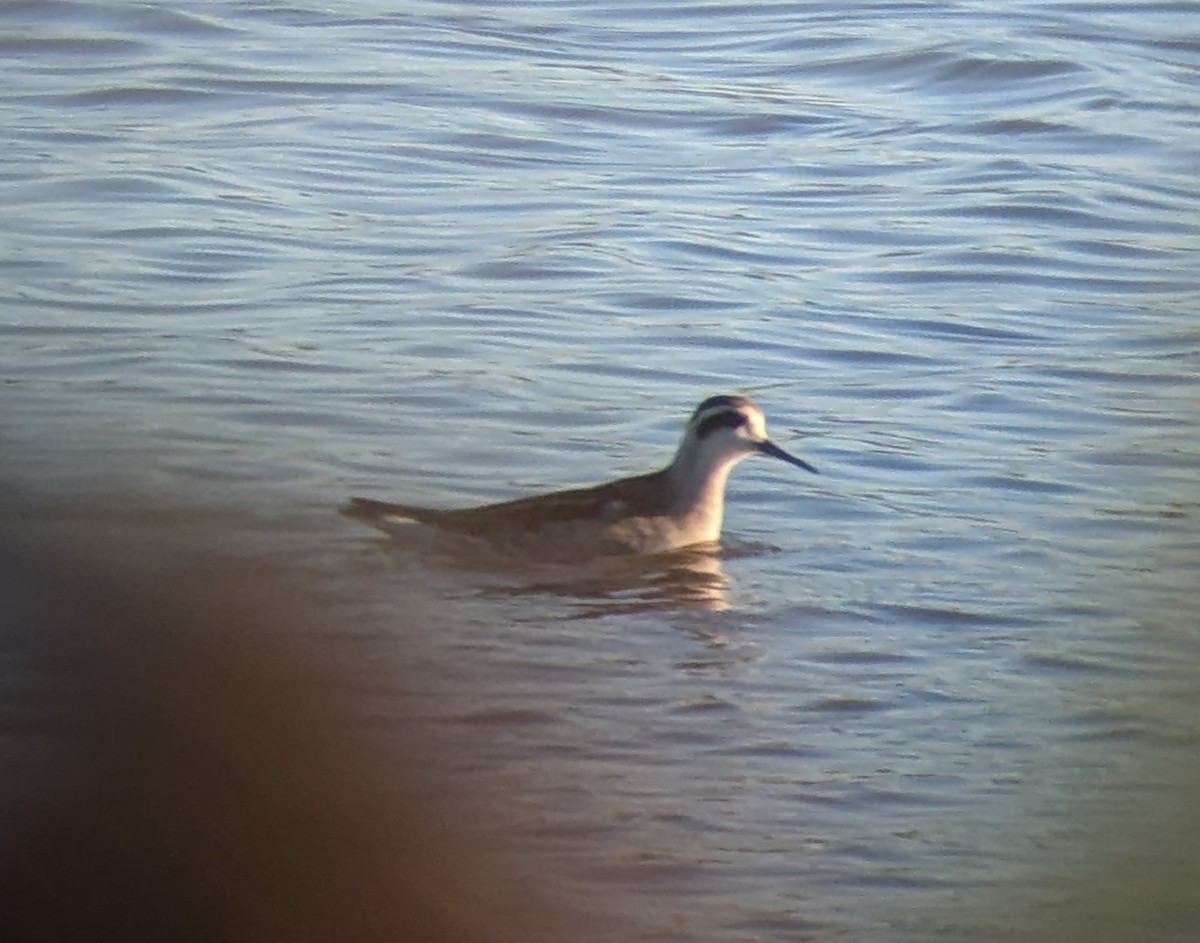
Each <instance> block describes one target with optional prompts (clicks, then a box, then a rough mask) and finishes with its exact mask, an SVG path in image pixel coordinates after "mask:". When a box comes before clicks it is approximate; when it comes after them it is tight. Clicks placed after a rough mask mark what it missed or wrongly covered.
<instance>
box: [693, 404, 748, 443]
mask: <svg viewBox="0 0 1200 943" xmlns="http://www.w3.org/2000/svg"><path fill="white" fill-rule="evenodd" d="M745 424H746V417H745V416H743V415H742V414H741V413H739V412H736V411H735V410H732V409H729V410H725V411H724V412H720V413H714V414H713V415H711V416H709V417H707V418H705V419H702V420H700V425H698V426H696V438H697V439H703V438H705V437H706V436H709V435H711V434H712V433H713V432H715V431H716V430H717V429H736V428H737V427H738V426H744V425H745Z"/></svg>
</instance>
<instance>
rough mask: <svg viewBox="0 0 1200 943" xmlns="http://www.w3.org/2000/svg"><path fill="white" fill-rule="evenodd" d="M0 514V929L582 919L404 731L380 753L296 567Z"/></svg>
mask: <svg viewBox="0 0 1200 943" xmlns="http://www.w3.org/2000/svg"><path fill="white" fill-rule="evenodd" d="M0 523H3V524H4V525H5V526H4V528H3V531H2V533H3V538H2V539H0V731H2V734H0V769H2V770H3V771H4V772H3V775H2V776H0V789H2V790H3V791H2V793H0V856H2V862H0V869H2V871H3V873H2V875H0V894H2V895H3V899H2V902H0V906H2V910H0V925H2V926H3V927H4V937H5V938H6V939H9V940H21V941H29V940H171V941H187V940H197V941H199V940H204V941H221V940H229V941H267V940H270V941H283V940H314V941H316V940H339V941H376V940H378V941H384V940H386V941H390V943H395V941H404V940H419V941H427V943H437V941H443V940H445V941H450V940H454V941H508V940H521V941H528V940H539V939H547V940H549V939H580V938H586V937H587V936H588V933H586V932H583V930H584V927H583V926H582V924H581V923H580V922H579V921H568V920H565V919H562V918H561V917H559V916H557V915H553V914H552V913H551V912H550V908H548V907H547V905H546V903H545V902H544V901H542V900H536V899H535V896H536V895H534V894H533V892H532V891H531V889H530V888H531V886H532V883H533V882H531V881H524V882H523V881H522V880H521V879H519V878H516V879H514V878H513V877H512V876H511V875H510V874H509V872H510V871H511V868H509V867H507V866H506V865H498V864H497V861H498V860H501V858H500V857H498V856H497V855H496V854H494V853H495V852H497V851H498V850H497V849H489V848H481V847H479V845H478V843H477V842H475V841H473V840H472V839H471V836H470V835H469V834H465V833H464V830H462V829H459V830H458V831H456V830H455V828H454V827H453V826H452V825H451V824H450V823H454V822H456V821H457V820H458V816H457V814H456V813H457V809H456V806H455V804H454V801H453V800H452V799H448V798H445V797H444V796H441V795H440V794H439V786H438V784H436V783H433V782H425V781H423V774H422V769H423V767H424V762H423V756H425V757H428V756H429V753H428V748H425V747H421V748H418V746H417V743H416V741H417V737H416V736H415V735H413V736H412V737H411V738H410V739H409V740H407V741H406V740H405V739H404V737H405V733H404V732H403V731H401V732H400V733H398V734H396V737H395V739H394V740H393V741H392V742H391V743H390V749H391V756H390V757H389V764H388V765H389V769H388V772H387V774H386V775H382V774H381V764H380V763H379V762H377V761H376V758H375V757H374V756H373V755H372V750H371V749H369V748H368V744H367V742H366V740H365V738H364V736H363V729H362V724H361V723H357V722H356V720H355V716H354V715H355V702H354V700H355V699H354V697H353V696H352V695H351V694H350V693H349V692H350V691H351V690H352V682H350V681H349V680H348V679H350V678H351V676H352V675H353V669H352V668H351V666H348V665H346V664H345V663H344V661H342V660H341V657H342V656H339V655H335V654H333V653H332V652H331V650H330V647H329V646H326V645H322V644H320V643H319V642H318V641H316V640H317V639H319V638H320V637H321V636H320V632H318V631H308V629H310V628H311V627H308V626H305V622H306V619H305V616H304V615H303V613H304V612H306V611H307V610H306V607H305V592H304V590H303V589H301V588H300V587H297V586H296V585H294V583H291V582H289V581H288V580H286V579H283V578H279V577H272V576H264V575H263V574H262V573H255V574H253V575H248V576H246V575H243V576H239V575H238V574H236V573H235V572H229V569H231V568H229V569H227V570H226V571H224V572H222V571H220V569H219V568H214V567H212V566H203V565H195V566H193V565H191V563H194V562H195V561H190V562H189V561H188V560H187V559H184V558H181V559H178V560H170V561H167V562H164V561H163V560H162V559H154V562H153V564H152V565H147V561H148V560H150V559H152V558H154V554H153V553H151V554H149V555H146V554H144V553H143V554H142V556H141V557H139V558H138V559H136V560H133V559H132V555H129V558H128V559H113V558H112V557H113V552H114V551H113V547H112V546H111V545H110V546H107V547H104V548H103V550H101V549H100V548H99V547H93V548H92V549H91V551H80V550H78V549H77V548H74V549H72V550H71V551H70V552H64V551H63V550H62V549H61V548H60V547H53V546H47V545H45V544H44V543H39V542H38V541H35V540H32V539H30V538H29V536H28V534H25V533H22V528H21V526H20V525H19V523H18V522H12V521H10V520H9V519H8V516H7V515H4V516H0ZM339 661H341V663H339ZM397 757H400V762H399V763H397ZM398 767H399V768H401V769H402V770H404V772H403V773H402V774H400V775H399V777H398V775H397V772H396V770H397V768H398ZM397 778H400V779H403V780H405V781H404V782H402V783H398V782H396V779H397ZM414 796H415V797H418V798H417V799H416V800H414V799H413V797H414ZM502 873H503V874H504V878H503V879H501V878H500V876H499V875H500V874H502ZM587 922H588V924H589V926H590V927H591V928H592V929H597V927H596V924H595V923H594V921H593V920H591V919H589V921H587Z"/></svg>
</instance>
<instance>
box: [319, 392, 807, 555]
mask: <svg viewBox="0 0 1200 943" xmlns="http://www.w3.org/2000/svg"><path fill="white" fill-rule="evenodd" d="M751 455H769V456H771V457H772V458H778V459H782V460H783V461H785V462H790V463H791V464H793V465H797V466H799V467H800V468H803V469H805V470H807V471H810V472H816V469H815V468H813V466H812V465H810V464H809V463H808V462H806V461H804V459H801V458H797V457H796V456H794V455H791V454H789V453H788V452H785V451H784V450H783V449H781V448H780V447H779V446H778V445H776V444H775V443H774V442H772V441H771V440H770V439H769V438H767V429H766V420H765V419H764V417H763V413H762V410H760V409H759V408H758V407H757V406H756V405H754V403H752V402H751V401H750V400H748V399H746V398H745V397H744V396H712V397H709V398H708V399H706V400H705V401H704V402H702V403H701V404H700V405H699V406H697V407H696V409H695V411H694V412H693V413H692V415H691V418H690V419H689V420H688V423H687V428H686V429H685V431H684V434H683V441H682V442H681V443H680V445H679V451H677V452H676V453H675V458H674V459H673V460H672V461H671V464H670V465H668V466H667V467H666V468H663V469H661V470H659V471H656V472H651V473H650V474H647V475H638V476H636V477H633V478H622V479H619V480H617V481H612V482H609V483H608V484H604V485H597V486H595V487H593V488H578V489H573V490H571V491H558V492H555V493H553V494H545V495H537V496H535V497H530V498H519V499H517V500H516V501H505V502H502V503H500V504H487V505H484V506H482V507H475V508H463V509H459V510H435V509H432V508H422V507H413V506H412V505H408V504H392V503H389V502H386V501H374V500H371V499H369V498H351V499H350V501H349V503H347V504H346V505H344V506H343V507H342V512H343V513H344V514H347V515H348V516H350V517H354V518H358V519H359V520H363V521H365V522H367V523H368V524H371V525H373V526H375V527H378V528H380V529H381V530H384V531H390V532H395V531H397V530H399V529H400V528H401V527H405V526H410V525H411V524H412V523H414V522H415V523H419V524H426V525H430V526H432V527H436V528H440V529H442V530H445V531H451V532H454V533H459V534H466V535H470V536H473V537H482V538H485V539H487V540H490V541H494V542H496V543H498V544H500V545H502V546H505V547H514V548H516V549H518V550H520V551H531V550H532V551H535V552H536V551H540V552H541V553H540V554H539V555H549V556H557V555H558V554H559V553H560V552H562V548H567V547H573V548H575V549H576V550H580V549H583V550H585V551H586V552H587V554H588V555H589V556H606V555H612V554H620V553H632V554H651V553H666V552H668V551H671V550H679V549H681V548H683V547H690V546H693V545H698V544H711V543H716V542H717V541H718V540H719V538H720V536H721V524H722V520H723V518H724V516H725V484H726V482H727V481H728V479H729V473H730V472H731V471H732V470H733V468H734V466H735V465H737V464H738V462H740V461H742V459H745V458H749V457H750V456H751ZM572 555H574V554H572Z"/></svg>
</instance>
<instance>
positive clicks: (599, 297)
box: [0, 0, 1200, 941]
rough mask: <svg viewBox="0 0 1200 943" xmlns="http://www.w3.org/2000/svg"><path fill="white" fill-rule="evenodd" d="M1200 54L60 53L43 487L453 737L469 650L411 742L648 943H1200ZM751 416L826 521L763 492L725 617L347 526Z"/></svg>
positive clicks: (548, 17) (904, 29)
mask: <svg viewBox="0 0 1200 943" xmlns="http://www.w3.org/2000/svg"><path fill="white" fill-rule="evenodd" d="M1191 13H1192V10H1191V7H1190V6H1189V5H1188V4H1182V3H1135V4H1126V5H1115V6H1114V5H1104V4H1076V3H1058V4H1051V5H1045V4H1037V5H1034V4H1026V3H1020V2H1012V3H1004V4H1000V5H996V4H990V5H979V4H973V3H966V2H959V3H935V4H931V3H900V4H891V3H889V4H858V5H853V4H852V5H850V6H849V7H847V6H845V5H823V4H791V3H754V4H748V3H745V4H737V3H733V4H685V5H682V6H681V5H670V6H654V5H642V4H629V3H615V2H610V3H599V4H596V3H589V4H579V3H574V2H568V0H564V2H549V3H504V4H494V5H487V6H483V7H480V6H478V5H475V4H457V3H404V4H399V5H386V4H372V3H359V4H352V5H340V6H329V7H328V8H325V7H321V6H319V5H308V6H305V5H289V4H282V3H268V4H244V3H235V2H229V3H206V4H187V3H181V4H175V5H173V6H171V7H162V6H156V5H116V6H113V5H96V4H92V3H87V2H77V3H71V2H33V3H25V4H17V5H8V6H6V7H4V8H2V9H0V27H2V34H3V36H4V37H5V38H4V40H3V43H4V49H5V56H4V59H3V64H2V65H0V71H2V72H3V78H4V86H3V87H4V89H5V91H4V93H3V97H2V99H0V109H2V112H3V124H2V126H3V128H4V129H5V130H4V132H3V152H2V153H3V158H2V162H0V207H2V208H3V217H4V220H5V224H4V226H3V227H2V232H0V246H2V247H3V248H2V251H0V265H2V266H3V269H2V274H0V293H2V297H3V316H2V318H0V335H2V336H3V341H2V343H0V378H2V379H3V384H4V386H3V396H4V410H3V413H2V416H0V435H2V437H3V438H2V439H0V444H2V447H3V455H4V478H5V480H6V481H7V482H8V483H9V485H10V486H12V487H17V488H19V489H20V490H21V493H22V494H26V495H31V496H33V497H31V498H30V500H31V502H32V503H33V504H34V505H35V506H36V507H37V509H38V511H37V513H38V514H39V515H42V517H41V518H39V519H41V520H43V521H44V526H45V527H46V528H47V530H49V531H51V532H54V533H56V534H60V535H66V536H68V537H69V535H71V534H72V533H73V532H89V533H93V534H95V533H98V534H101V535H104V534H112V535H113V536H114V539H115V537H116V536H117V535H122V536H123V537H124V536H126V535H128V534H129V533H130V530H131V529H132V531H134V532H136V531H137V530H138V529H139V528H141V529H143V530H144V531H145V532H146V533H149V534H153V535H155V536H156V537H161V536H162V535H163V534H171V535H174V536H176V537H178V538H179V539H181V540H185V541H188V542H191V543H192V544H194V545H196V546H200V547H207V548H210V552H211V553H212V554H213V555H214V557H219V558H221V559H223V560H226V561H229V560H233V561H241V562H242V563H244V565H245V566H247V567H248V568H252V567H254V566H255V565H261V564H264V563H268V562H269V563H270V564H272V565H279V564H282V565H284V566H286V567H291V568H294V569H295V571H296V572H297V573H298V574H301V575H302V577H303V578H304V579H311V580H312V581H313V582H314V584H316V585H320V586H322V587H324V588H325V589H324V590H323V591H324V593H325V598H327V599H328V606H329V611H328V613H325V615H326V616H327V623H328V625H329V639H328V640H327V641H328V643H329V644H330V645H334V646H337V645H338V644H340V640H344V639H346V638H351V637H353V638H354V639H357V640H358V642H356V643H355V644H358V643H359V642H361V640H362V639H364V638H369V639H371V640H372V643H371V645H372V648H373V651H374V655H373V658H375V659H379V660H382V662H383V663H385V664H386V663H388V661H389V660H392V661H394V663H395V664H396V666H397V677H398V678H404V679H405V681H404V682H403V686H404V688H405V691H404V694H405V697H404V698H403V699H402V700H403V703H404V704H406V705H407V704H409V700H408V697H407V696H408V695H410V694H411V693H412V692H411V690H409V688H410V687H411V684H412V682H411V673H406V672H404V671H403V670H402V668H403V666H405V665H406V663H407V660H408V659H409V658H410V657H412V656H411V651H412V649H411V647H410V640H411V635H410V633H414V632H415V633H419V634H420V636H421V637H422V639H423V642H425V643H428V647H427V648H426V647H424V646H423V647H422V652H423V654H422V655H421V658H422V662H421V671H420V673H419V674H420V677H421V678H422V679H423V681H422V684H420V685H417V686H418V687H421V688H427V691H426V692H425V693H426V694H427V697H426V698H425V700H424V702H423V703H425V704H426V705H427V707H426V708H424V710H423V713H422V716H418V717H416V718H413V717H412V716H411V714H410V712H409V709H408V708H407V707H406V708H405V710H404V712H403V714H404V715H403V716H399V714H400V713H401V712H400V711H399V709H398V708H397V709H396V710H395V711H392V712H391V713H390V714H389V710H388V707H387V705H388V703H389V698H390V697H391V696H392V695H390V694H389V692H388V691H387V690H386V686H385V690H383V691H375V692H374V694H373V695H372V697H374V698H377V699H378V702H379V703H378V707H379V712H380V714H381V716H383V717H389V716H390V717H391V718H392V721H393V722H394V723H395V724H396V725H397V726H401V725H407V724H412V723H418V724H423V725H428V728H429V729H430V731H431V733H430V736H435V737H440V738H444V740H445V743H446V753H445V770H444V774H445V776H446V778H447V780H448V781H454V782H462V781H464V780H465V781H471V780H470V777H479V778H480V781H486V782H488V783H490V784H492V787H490V789H489V793H490V791H491V789H493V788H494V790H495V792H496V794H497V795H499V796H503V799H504V805H505V806H506V808H507V809H508V811H509V812H511V813H512V816H513V817H515V818H516V819H517V820H518V821H519V822H520V823H523V824H520V825H518V826H513V825H512V822H511V820H509V819H506V820H505V821H506V823H507V824H506V825H505V830H506V834H505V836H504V837H505V839H506V840H511V841H513V842H514V844H515V845H516V846H517V847H519V848H520V849H521V850H522V851H524V852H526V853H527V854H528V856H529V857H530V858H531V859H533V860H538V861H541V862H543V863H544V864H545V865H546V866H547V869H548V870H549V871H550V872H552V873H553V874H554V875H555V880H556V882H558V883H561V885H562V886H563V888H564V889H565V893H566V894H567V896H568V897H571V896H575V897H576V898H577V899H579V900H585V899H589V900H595V899H607V900H611V902H612V905H611V906H612V909H613V910H614V911H619V912H621V913H628V914H631V915H632V919H634V921H635V922H636V923H637V925H638V926H639V927H640V930H639V932H640V933H641V937H640V938H644V939H655V940H658V939H662V940H668V939H687V940H713V941H741V940H760V939H772V940H793V939H795V940H801V939H836V938H844V939H849V938H852V939H855V940H862V939H878V940H886V941H891V940H907V939H912V940H959V939H962V938H964V937H965V936H970V937H972V938H982V939H987V938H995V939H1008V938H1019V939H1028V938H1030V937H1031V936H1045V935H1046V929H1047V928H1048V927H1051V926H1052V927H1054V928H1055V929H1054V935H1055V936H1056V938H1064V939H1069V938H1071V936H1070V934H1072V933H1074V934H1075V935H1076V936H1078V937H1079V938H1085V937H1087V938H1095V937H1097V936H1101V937H1103V936H1104V934H1108V935H1109V938H1111V939H1128V938H1130V937H1131V935H1134V933H1135V930H1136V934H1140V936H1141V938H1146V939H1163V940H1183V939H1190V938H1192V937H1194V936H1195V934H1197V933H1200V899H1198V897H1197V893H1196V891H1195V888H1196V887H1198V886H1200V880H1198V879H1200V873H1198V872H1200V860H1198V857H1197V855H1196V853H1195V851H1194V848H1195V847H1197V842H1196V838H1197V837H1200V836H1198V835H1197V831H1198V829H1197V819H1196V816H1195V812H1194V810H1193V809H1192V806H1193V805H1194V802H1193V800H1192V798H1191V797H1192V796H1194V787H1195V784H1196V779H1197V776H1196V773H1197V770H1196V766H1195V761H1194V759H1193V758H1194V756H1195V755H1196V750H1197V746H1198V745H1200V744H1198V742H1197V738H1198V731H1200V725H1198V723H1197V721H1198V717H1200V715H1198V707H1200V705H1198V704H1197V698H1196V694H1195V692H1196V690H1197V682H1198V681H1200V677H1198V668H1197V665H1198V664H1200V662H1198V660H1197V655H1198V654H1200V635H1198V633H1197V629H1196V623H1195V617H1194V613H1195V611H1196V608H1197V603H1198V602H1200V599H1198V598H1197V589H1196V586H1197V585H1198V584H1197V564H1198V563H1200V537H1198V527H1197V515H1198V511H1200V508H1198V489H1197V480H1198V474H1197V473H1198V471H1200V446H1197V442H1198V441H1200V429H1198V428H1197V427H1198V425H1200V423H1198V422H1197V416H1198V415H1200V410H1198V407H1200V382H1198V379H1197V377H1198V374H1200V326H1198V322H1197V315H1196V312H1197V299H1198V298H1200V276H1198V275H1197V272H1198V271H1200V269H1198V267H1197V264H1196V263H1197V249H1198V248H1200V223H1198V221H1200V195H1198V192H1197V191H1198V188H1197V185H1196V180H1197V174H1196V171H1197V167H1198V164H1197V154H1198V153H1200V89H1198V86H1197V82H1196V74H1197V73H1196V62H1197V54H1198V53H1200V44H1198V43H1197V42H1196V40H1195V38H1194V33H1195V31H1194V29H1193V28H1192V16H1191V15H1190V14H1191ZM726 391H738V392H745V393H748V394H750V395H752V396H753V397H754V398H755V399H756V400H757V401H758V402H759V403H760V404H761V405H762V406H763V407H764V409H765V410H766V412H767V415H768V418H769V421H770V422H771V424H772V428H773V433H774V435H775V437H776V438H777V439H778V440H779V441H780V442H781V443H782V444H784V445H785V447H787V448H789V449H790V450H793V451H796V452H798V453H799V454H802V455H804V456H805V457H806V458H807V459H808V460H810V461H812V462H813V463H814V464H816V465H818V466H819V467H820V469H821V471H822V475H821V476H820V477H819V478H817V479H813V478H811V477H809V476H801V475H800V474H799V473H798V472H795V470H794V469H789V468H787V467H786V466H783V465H779V464H772V463H767V462H751V463H747V464H746V465H744V466H742V467H741V468H740V469H739V470H738V472H737V473H736V474H735V477H734V479H733V483H732V486H731V490H730V507H729V513H728V518H727V540H726V544H727V548H726V552H725V554H724V556H723V557H722V558H721V559H719V561H717V565H718V566H717V569H716V570H715V571H713V570H712V568H711V567H710V568H709V570H708V571H707V574H706V575H705V574H701V576H702V579H701V582H702V583H703V585H705V586H709V587H710V588H711V587H716V588H717V589H718V594H717V595H718V596H719V601H720V605H713V606H706V605H696V604H695V603H696V599H695V598H694V594H693V593H692V590H694V589H695V587H696V583H695V581H694V580H691V581H690V582H689V581H688V578H687V577H686V574H685V590H686V591H685V592H683V593H680V592H679V591H678V585H677V584H674V583H672V582H671V580H672V579H673V578H676V577H678V574H675V576H674V577H673V576H672V574H671V573H670V572H667V573H665V574H664V573H663V572H660V571H654V572H649V573H637V572H635V573H634V574H632V575H630V574H625V575H624V576H622V579H621V580H619V581H617V582H615V583H614V582H613V581H612V580H611V578H610V577H611V574H602V575H601V576H599V577H598V576H597V575H596V574H595V573H563V572H559V571H553V572H549V573H547V572H544V571H537V572H528V571H526V570H524V569H523V568H521V567H509V568H500V569H498V570H497V569H491V568H488V567H479V566H462V565H460V564H461V563H462V562H463V561H461V560H456V559H454V558H453V556H452V555H450V556H447V555H445V554H441V553H437V552H435V551H432V550H430V549H429V548H421V549H418V548H413V547H403V546H401V547H389V546H387V545H386V544H384V543H382V542H380V541H378V540H377V539H376V538H374V537H373V536H371V535H370V534H368V533H366V532H364V531H363V530H361V529H359V528H358V527H356V525H354V524H353V523H352V522H349V521H345V520H343V519H341V518H339V517H338V516H337V515H336V514H335V513H334V509H335V508H336V506H337V505H338V504H339V503H340V502H341V501H342V500H343V498H344V497H345V496H347V495H348V494H351V493H359V494H368V495H371V496H375V497H383V498H388V497H391V498H395V499H397V500H404V501H409V502H413V503H427V504H431V505H438V506H443V505H444V506H450V505H459V504H470V503H473V502H477V501H484V500H499V499H503V498H507V497H515V496H517V495H521V494H525V493H530V492H535V491H538V490H543V489H551V488H557V487H568V486H572V485H582V484H591V483H594V482H596V481H599V480H603V479H604V478H607V477H612V476H616V475H620V474H630V473H636V472H640V471H644V470H648V469H650V468H653V467H655V466H657V465H659V464H661V463H663V462H665V461H666V460H667V459H668V458H669V456H670V454H671V452H672V451H673V449H674V447H675V444H676V441H677V437H678V434H679V432H680V429H681V425H682V422H683V420H684V418H685V417H686V416H687V414H688V412H690V410H691V409H692V408H693V406H694V405H695V403H696V402H698V401H699V400H700V399H702V398H703V397H705V396H707V395H710V394H712V393H716V392H726ZM793 472H795V473H793ZM693 575H694V574H693ZM705 581H707V582H705ZM413 599H420V600H421V601H422V604H423V605H428V606H429V607H430V608H431V610H432V611H434V612H436V613H437V614H438V615H437V617H436V620H435V621H434V622H432V623H430V624H429V625H425V624H419V625H416V626H414V625H413V624H411V623H412V619H411V618H410V615H411V611H412V606H413V602H412V601H413ZM398 684H399V682H398ZM393 694H394V695H395V697H396V698H398V699H399V698H400V692H399V691H396V692H393ZM397 703H400V700H397ZM481 801H483V799H482V798H481Z"/></svg>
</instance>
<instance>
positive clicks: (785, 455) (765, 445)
mask: <svg viewBox="0 0 1200 943" xmlns="http://www.w3.org/2000/svg"><path fill="white" fill-rule="evenodd" d="M758 450H759V451H760V452H761V453H762V454H763V455H770V456H771V458H779V459H782V460H783V461H785V462H787V463H788V464H790V465H796V466H799V467H800V468H803V469H804V470H805V471H810V472H812V473H813V474H814V475H816V474H818V472H817V470H816V469H815V468H813V467H812V466H811V465H810V464H808V462H806V461H805V460H804V459H802V458H796V456H795V455H792V454H791V453H789V452H785V451H784V450H783V449H781V448H780V447H779V446H778V445H776V444H775V443H774V442H772V441H771V440H770V439H767V440H766V441H763V442H759V443H758Z"/></svg>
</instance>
